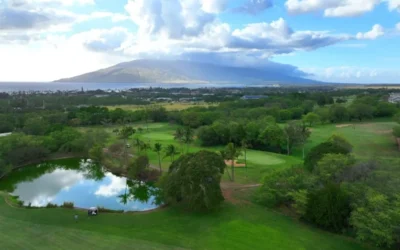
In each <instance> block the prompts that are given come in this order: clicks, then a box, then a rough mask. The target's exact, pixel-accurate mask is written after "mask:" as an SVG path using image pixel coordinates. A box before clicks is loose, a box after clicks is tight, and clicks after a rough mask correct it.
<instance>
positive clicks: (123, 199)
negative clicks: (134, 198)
mask: <svg viewBox="0 0 400 250" xmlns="http://www.w3.org/2000/svg"><path fill="white" fill-rule="evenodd" d="M127 189H128V183H126V184H125V193H123V194H120V195H118V198H119V200H120V202H121V203H122V204H124V205H126V204H127V203H128V200H129V196H130V194H129V193H127V192H126V191H127Z"/></svg>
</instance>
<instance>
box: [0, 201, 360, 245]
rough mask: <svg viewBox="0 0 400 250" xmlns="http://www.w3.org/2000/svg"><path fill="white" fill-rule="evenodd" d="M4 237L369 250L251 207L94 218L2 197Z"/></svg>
mask: <svg viewBox="0 0 400 250" xmlns="http://www.w3.org/2000/svg"><path fill="white" fill-rule="evenodd" d="M75 214H78V215H79V219H78V222H75V220H74V215H75ZM0 232H1V233H0V242H1V249H7V250H14V249H16V250H20V249H51V250H55V249H216V250H217V249H232V250H235V249H274V250H275V249H282V250H286V249H290V250H292V249H298V250H300V249H307V250H314V249H315V250H320V249H324V250H361V249H367V248H365V247H363V246H362V245H360V244H358V243H357V242H355V241H353V240H351V239H347V238H344V237H341V236H338V235H334V234H330V233H327V232H323V231H321V230H318V229H314V228H311V227H308V226H306V225H304V224H301V223H298V222H296V221H294V220H293V219H291V218H288V217H285V216H283V215H280V214H277V213H275V212H274V211H271V210H267V209H265V208H263V207H259V206H257V205H251V204H247V205H236V206H233V205H230V204H225V205H224V206H223V208H222V209H221V211H218V212H214V213H211V214H195V213H188V212H185V211H181V210H178V209H172V208H167V209H163V210H159V211H156V212H153V213H145V214H104V213H101V214H100V215H99V216H98V217H90V218H89V217H87V215H86V212H85V211H77V210H70V209H63V208H55V209H30V210H28V209H22V208H12V207H10V206H8V205H7V204H6V203H5V201H4V199H3V198H2V197H0Z"/></svg>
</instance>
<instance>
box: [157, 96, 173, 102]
mask: <svg viewBox="0 0 400 250" xmlns="http://www.w3.org/2000/svg"><path fill="white" fill-rule="evenodd" d="M156 100H157V101H165V102H170V101H172V98H169V97H158V98H156Z"/></svg>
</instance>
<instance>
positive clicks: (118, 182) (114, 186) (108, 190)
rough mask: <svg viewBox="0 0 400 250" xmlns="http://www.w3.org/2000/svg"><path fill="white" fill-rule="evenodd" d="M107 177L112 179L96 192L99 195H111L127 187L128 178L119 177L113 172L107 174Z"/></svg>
mask: <svg viewBox="0 0 400 250" xmlns="http://www.w3.org/2000/svg"><path fill="white" fill-rule="evenodd" d="M105 175H106V177H107V179H109V180H110V183H109V184H106V185H101V186H99V188H98V189H97V190H96V192H95V193H94V194H95V195H97V196H103V197H111V196H116V195H118V194H120V193H121V191H122V190H124V189H125V188H127V186H126V179H125V178H121V177H117V176H115V175H113V174H111V173H106V174H105Z"/></svg>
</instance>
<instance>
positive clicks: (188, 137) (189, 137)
mask: <svg viewBox="0 0 400 250" xmlns="http://www.w3.org/2000/svg"><path fill="white" fill-rule="evenodd" d="M182 140H183V142H184V143H186V152H189V144H190V143H192V142H193V140H194V130H193V129H192V128H191V127H189V126H188V127H186V128H185V129H184V130H183V138H182Z"/></svg>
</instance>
